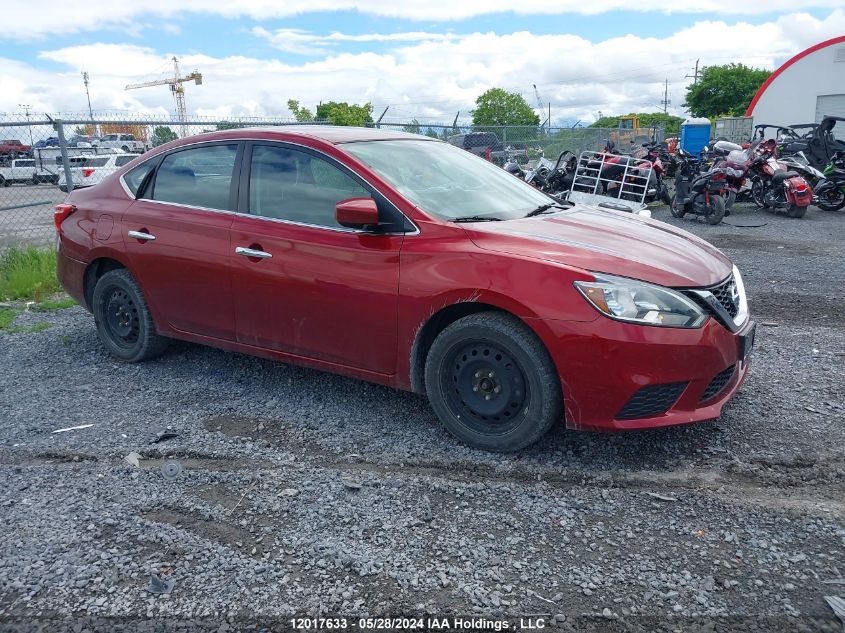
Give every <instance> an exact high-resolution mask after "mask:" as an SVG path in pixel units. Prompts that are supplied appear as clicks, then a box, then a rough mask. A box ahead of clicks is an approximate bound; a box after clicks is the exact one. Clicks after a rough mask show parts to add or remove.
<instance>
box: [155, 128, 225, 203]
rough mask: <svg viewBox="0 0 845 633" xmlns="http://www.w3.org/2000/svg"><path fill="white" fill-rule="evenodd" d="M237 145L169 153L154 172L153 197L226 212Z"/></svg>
mask: <svg viewBox="0 0 845 633" xmlns="http://www.w3.org/2000/svg"><path fill="white" fill-rule="evenodd" d="M237 153H238V146H237V144H232V145H211V146H205V147H197V148H194V149H186V150H182V151H178V152H173V153H172V154H168V155H167V156H165V157H164V160H162V161H161V164H160V165H159V167H158V170H157V171H156V176H155V184H154V185H153V195H152V199H153V200H161V201H162V202H172V203H174V204H185V205H190V206H194V207H204V208H206V209H219V210H221V211H229V210H232V209H231V205H230V203H229V201H230V197H229V192H230V190H231V186H232V172H233V171H234V169H235V157H236V156H237Z"/></svg>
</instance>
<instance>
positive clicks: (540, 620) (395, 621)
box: [289, 616, 546, 633]
mask: <svg viewBox="0 0 845 633" xmlns="http://www.w3.org/2000/svg"><path fill="white" fill-rule="evenodd" d="M289 624H290V626H291V628H292V629H295V630H298V631H308V630H318V631H325V630H340V631H342V630H350V629H359V630H363V631H367V630H370V631H386V630H405V631H415V630H417V631H463V632H465V633H466V632H471V631H519V630H539V629H544V628H546V618H545V617H523V618H517V619H513V620H510V619H491V618H479V617H457V616H453V617H441V618H438V617H433V616H432V617H425V618H422V617H419V618H417V617H408V618H403V617H399V618H388V617H381V618H357V619H356V618H342V617H338V618H331V617H322V618H310V617H302V618H291V619H290V621H289Z"/></svg>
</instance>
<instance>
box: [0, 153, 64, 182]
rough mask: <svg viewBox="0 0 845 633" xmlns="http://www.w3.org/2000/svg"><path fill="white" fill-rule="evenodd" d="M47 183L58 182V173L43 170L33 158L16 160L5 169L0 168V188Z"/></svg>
mask: <svg viewBox="0 0 845 633" xmlns="http://www.w3.org/2000/svg"><path fill="white" fill-rule="evenodd" d="M47 182H51V183H56V182H58V173H57V172H56V171H55V170H52V171H51V170H49V169H45V168H44V167H43V166H41V165H39V164H38V161H36V160H35V159H34V158H16V159H14V160H13V161H11V163H10V164H9V165H8V166H7V167H0V187H8V186H9V185H13V184H16V183H17V184H27V185H38V184H41V183H47Z"/></svg>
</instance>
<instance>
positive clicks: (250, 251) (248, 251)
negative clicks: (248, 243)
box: [235, 246, 273, 259]
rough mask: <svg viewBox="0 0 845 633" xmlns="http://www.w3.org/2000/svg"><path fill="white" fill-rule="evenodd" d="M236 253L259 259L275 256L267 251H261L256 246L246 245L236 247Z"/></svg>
mask: <svg viewBox="0 0 845 633" xmlns="http://www.w3.org/2000/svg"><path fill="white" fill-rule="evenodd" d="M235 254H237V255H243V256H244V257H255V258H257V259H270V258H271V257H273V256H272V255H271V254H270V253H268V252H267V251H259V250H256V249H254V248H246V247H245V246H238V247H236V248H235Z"/></svg>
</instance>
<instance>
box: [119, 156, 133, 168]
mask: <svg viewBox="0 0 845 633" xmlns="http://www.w3.org/2000/svg"><path fill="white" fill-rule="evenodd" d="M136 158H137V156H118V157H117V158H115V159H114V164H115V166H117V167H123V166H124V165H128V164H129V163H131V162H132V161H133V160H135V159H136Z"/></svg>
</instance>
